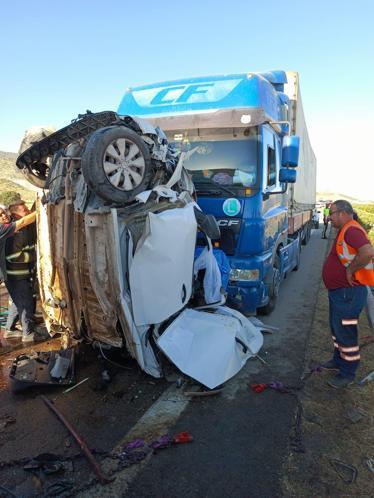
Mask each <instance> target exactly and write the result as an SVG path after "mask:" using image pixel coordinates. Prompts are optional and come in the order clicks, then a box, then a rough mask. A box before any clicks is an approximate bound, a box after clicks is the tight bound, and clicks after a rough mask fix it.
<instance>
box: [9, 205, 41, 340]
mask: <svg viewBox="0 0 374 498" xmlns="http://www.w3.org/2000/svg"><path fill="white" fill-rule="evenodd" d="M9 211H10V214H11V218H12V220H13V221H15V222H17V221H18V220H21V219H22V218H23V217H25V216H27V215H29V214H30V211H29V209H28V208H27V206H26V204H25V202H24V201H23V200H22V199H21V198H20V197H19V196H15V198H14V199H10V200H9ZM35 243H36V226H35V223H32V224H30V225H28V226H26V227H25V228H23V229H22V230H19V231H16V232H15V233H14V236H13V237H10V238H8V239H7V240H6V244H5V260H6V276H7V280H6V287H7V289H8V292H9V295H10V297H11V299H12V301H13V303H14V305H15V307H16V308H17V315H15V314H14V313H13V315H12V314H11V313H10V314H9V320H8V322H7V325H6V328H7V329H8V330H12V329H13V330H14V328H15V322H16V321H17V319H19V320H20V322H21V324H22V341H23V342H29V341H33V340H34V331H35V323H34V312H35V304H36V299H35V296H34V280H35V274H34V273H35V264H36V251H35ZM10 322H12V323H10Z"/></svg>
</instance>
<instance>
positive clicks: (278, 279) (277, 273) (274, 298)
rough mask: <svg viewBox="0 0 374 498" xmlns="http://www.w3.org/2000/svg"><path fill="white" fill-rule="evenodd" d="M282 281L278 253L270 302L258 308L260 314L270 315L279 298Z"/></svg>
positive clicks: (270, 291) (270, 289)
mask: <svg viewBox="0 0 374 498" xmlns="http://www.w3.org/2000/svg"><path fill="white" fill-rule="evenodd" d="M280 283H281V273H280V258H279V256H278V254H276V255H275V258H274V263H273V282H272V284H271V285H270V288H269V302H268V303H267V304H266V305H265V306H261V308H257V312H258V314H259V315H270V313H271V312H272V311H274V309H275V306H276V304H277V300H278V294H279V286H280Z"/></svg>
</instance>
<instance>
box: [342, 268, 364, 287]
mask: <svg viewBox="0 0 374 498" xmlns="http://www.w3.org/2000/svg"><path fill="white" fill-rule="evenodd" d="M345 274H346V277H347V280H348V283H349V285H350V286H351V287H354V286H355V285H360V283H359V282H357V280H355V277H354V275H353V272H352V270H351V268H350V267H349V266H348V268H347V269H346V272H345Z"/></svg>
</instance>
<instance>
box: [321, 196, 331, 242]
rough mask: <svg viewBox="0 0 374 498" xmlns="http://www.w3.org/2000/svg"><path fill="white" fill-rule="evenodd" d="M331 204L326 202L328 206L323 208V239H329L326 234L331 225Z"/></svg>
mask: <svg viewBox="0 0 374 498" xmlns="http://www.w3.org/2000/svg"><path fill="white" fill-rule="evenodd" d="M330 206H331V204H326V206H325V207H324V208H323V232H322V238H323V239H327V237H326V234H327V229H328V226H329V215H330Z"/></svg>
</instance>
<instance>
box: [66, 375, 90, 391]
mask: <svg viewBox="0 0 374 498" xmlns="http://www.w3.org/2000/svg"><path fill="white" fill-rule="evenodd" d="M88 379H89V377H86V378H85V379H83V380H81V381H80V382H78V383H77V384H75V385H74V386H72V387H69V389H65V391H62V394H67V393H70V391H72V390H73V389H75V388H76V387H78V386H80V385H81V384H83V383H84V382H86V381H87V380H88Z"/></svg>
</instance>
